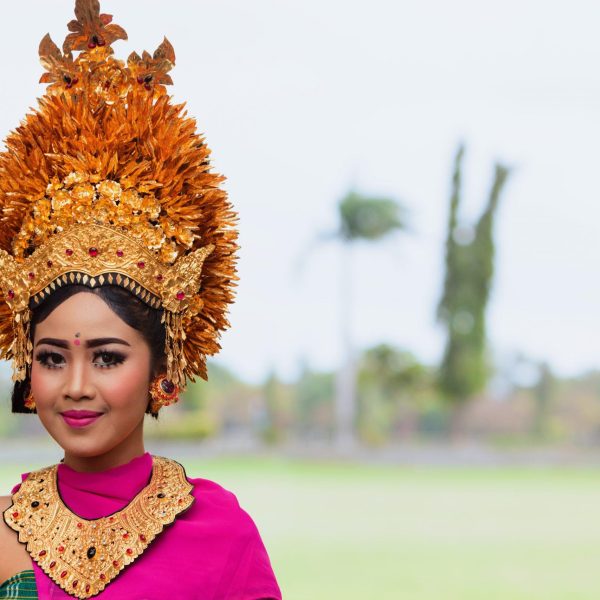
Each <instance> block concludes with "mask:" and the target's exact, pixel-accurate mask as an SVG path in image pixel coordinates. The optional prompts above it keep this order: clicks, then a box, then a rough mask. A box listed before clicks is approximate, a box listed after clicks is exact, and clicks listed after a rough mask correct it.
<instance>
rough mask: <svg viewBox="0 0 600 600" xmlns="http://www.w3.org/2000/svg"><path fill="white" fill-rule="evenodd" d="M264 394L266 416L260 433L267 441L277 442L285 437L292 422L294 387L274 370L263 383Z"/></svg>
mask: <svg viewBox="0 0 600 600" xmlns="http://www.w3.org/2000/svg"><path fill="white" fill-rule="evenodd" d="M263 396H264V418H263V423H262V426H261V427H260V435H261V437H262V439H263V440H264V441H265V442H267V443H269V444H275V443H278V442H281V441H283V440H284V439H285V437H286V434H287V432H288V430H289V428H290V426H291V424H292V421H293V415H292V406H293V399H294V398H293V397H294V389H293V386H289V385H287V384H285V383H283V382H282V381H281V380H280V379H279V378H278V377H277V374H276V373H275V372H274V371H272V372H271V373H270V374H269V376H268V377H267V379H266V381H265V383H264V385H263Z"/></svg>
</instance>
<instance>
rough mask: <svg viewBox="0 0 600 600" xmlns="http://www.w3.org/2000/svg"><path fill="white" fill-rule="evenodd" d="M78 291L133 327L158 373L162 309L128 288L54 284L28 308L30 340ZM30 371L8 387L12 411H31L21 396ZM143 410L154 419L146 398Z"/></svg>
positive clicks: (27, 385) (162, 344)
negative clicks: (98, 299) (104, 304)
mask: <svg viewBox="0 0 600 600" xmlns="http://www.w3.org/2000/svg"><path fill="white" fill-rule="evenodd" d="M79 292H88V293H90V294H94V295H95V296H98V297H99V298H101V299H102V300H103V301H104V302H105V303H106V304H107V306H108V307H109V308H110V309H111V310H112V311H113V312H114V313H115V314H116V315H117V316H118V317H120V318H121V319H122V320H123V321H125V323H127V325H129V326H130V327H133V328H134V329H137V330H138V331H139V332H140V333H141V334H142V336H143V337H144V339H145V340H146V342H147V343H148V346H149V347H150V352H151V372H152V375H153V376H155V375H158V374H159V373H160V372H161V371H163V370H164V368H165V363H166V357H165V350H164V348H165V326H164V323H162V322H161V319H162V315H163V309H157V308H152V307H151V306H148V305H147V304H146V303H144V302H142V301H141V300H139V299H138V298H136V297H135V296H134V295H133V294H131V293H130V292H129V291H127V290H125V289H124V288H122V287H119V286H116V285H106V286H101V287H98V288H90V287H87V286H85V285H76V284H75V285H67V286H64V287H61V288H58V289H57V290H56V291H55V292H53V293H52V294H51V295H50V296H49V297H48V298H47V299H46V300H45V301H44V302H43V303H42V304H40V305H38V306H36V307H34V308H32V310H31V327H30V339H31V341H32V343H33V339H34V335H35V328H36V325H37V324H38V323H40V322H42V321H43V320H44V319H45V318H46V317H48V315H49V314H50V313H51V312H52V311H53V310H54V309H55V308H57V307H58V306H59V305H60V304H62V303H63V302H64V301H65V300H67V299H68V298H70V297H71V296H73V295H75V294H77V293H79ZM30 375H31V371H30V369H28V372H27V377H26V378H25V380H23V381H16V382H15V384H14V387H13V391H12V397H11V402H12V412H14V413H31V411H30V410H29V409H28V408H26V407H25V398H26V397H27V395H28V394H29V390H30ZM146 413H147V414H150V415H152V416H153V417H154V418H155V419H158V414H157V413H153V412H152V411H151V410H150V401H149V402H148V408H147V409H146Z"/></svg>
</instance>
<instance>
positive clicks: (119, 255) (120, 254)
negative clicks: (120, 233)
mask: <svg viewBox="0 0 600 600" xmlns="http://www.w3.org/2000/svg"><path fill="white" fill-rule="evenodd" d="M117 256H118V257H119V258H121V256H123V250H117Z"/></svg>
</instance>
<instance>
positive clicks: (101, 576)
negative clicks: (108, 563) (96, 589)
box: [100, 573, 106, 581]
mask: <svg viewBox="0 0 600 600" xmlns="http://www.w3.org/2000/svg"><path fill="white" fill-rule="evenodd" d="M100 579H102V581H104V580H105V579H106V575H105V574H104V573H100Z"/></svg>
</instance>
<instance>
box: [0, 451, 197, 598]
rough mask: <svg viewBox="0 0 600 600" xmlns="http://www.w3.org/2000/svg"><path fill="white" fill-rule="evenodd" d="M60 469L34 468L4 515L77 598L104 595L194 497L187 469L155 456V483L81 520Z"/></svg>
mask: <svg viewBox="0 0 600 600" xmlns="http://www.w3.org/2000/svg"><path fill="white" fill-rule="evenodd" d="M57 470H58V465H53V466H51V467H46V468H44V469H40V470H39V471H32V472H31V473H29V475H28V477H27V479H26V480H25V481H23V483H22V484H21V487H20V488H19V490H18V491H17V492H15V494H14V495H13V497H12V500H13V504H12V505H11V506H10V507H9V508H8V509H6V510H5V511H4V520H5V521H6V523H7V524H8V526H9V527H11V528H12V529H14V530H15V531H16V532H18V534H19V542H21V543H24V544H26V547H27V551H28V552H29V554H30V555H31V558H32V559H33V560H34V561H35V562H36V563H37V564H38V565H39V566H40V568H41V569H42V570H43V571H44V572H45V573H46V574H47V575H48V576H49V577H50V578H51V579H52V580H53V581H54V582H55V583H56V584H57V585H59V586H60V587H61V588H62V589H63V590H65V592H67V593H68V594H70V595H71V596H74V597H76V598H90V597H92V596H95V595H97V594H99V593H100V592H101V591H102V590H103V589H104V588H105V587H106V586H107V585H108V584H109V583H110V582H111V581H112V580H113V579H114V578H115V577H116V576H117V575H118V574H119V573H120V572H121V571H122V570H123V569H124V568H125V567H126V566H128V565H130V564H131V563H133V561H135V560H136V558H138V557H139V556H140V555H141V554H142V553H143V552H144V550H146V548H147V547H148V546H149V545H150V544H151V543H152V541H153V540H154V539H156V537H157V536H158V535H159V534H160V533H161V532H162V531H163V529H164V527H165V526H166V525H169V524H171V523H173V521H174V520H175V518H176V517H177V516H178V515H179V514H181V513H182V512H183V511H185V510H186V509H188V508H189V507H190V506H191V505H192V503H193V502H194V497H193V496H192V495H191V491H192V489H193V486H192V485H191V484H190V483H189V482H188V480H187V479H186V475H185V470H184V468H183V467H182V466H181V465H180V464H179V463H178V462H175V461H174V460H171V459H169V458H164V457H162V456H153V457H152V477H151V479H150V483H148V485H147V486H146V487H144V488H143V489H142V490H141V491H140V492H139V493H138V494H137V495H136V496H135V498H134V499H133V500H132V501H131V502H130V503H129V504H128V505H127V506H126V507H125V508H123V509H122V510H120V511H118V512H116V513H114V514H112V515H110V516H108V517H102V518H100V519H92V520H90V519H82V518H81V517H79V516H77V515H76V514H75V513H73V512H72V511H71V510H69V508H67V506H66V505H65V504H64V502H63V500H62V498H61V497H60V494H59V493H58V486H57Z"/></svg>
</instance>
